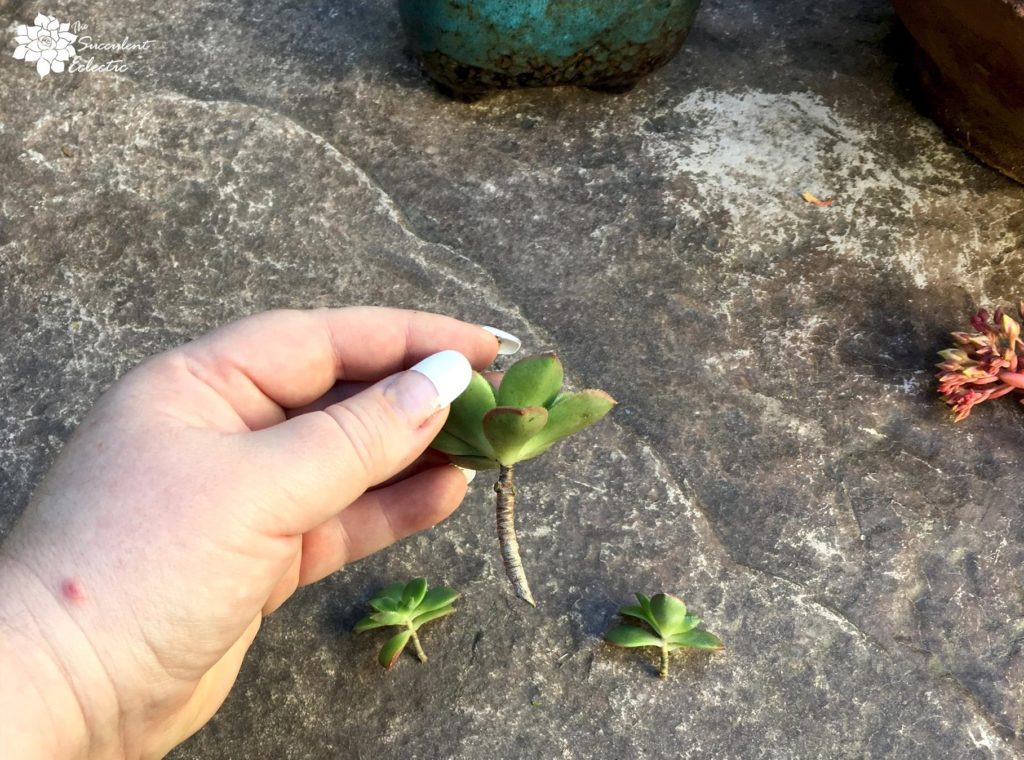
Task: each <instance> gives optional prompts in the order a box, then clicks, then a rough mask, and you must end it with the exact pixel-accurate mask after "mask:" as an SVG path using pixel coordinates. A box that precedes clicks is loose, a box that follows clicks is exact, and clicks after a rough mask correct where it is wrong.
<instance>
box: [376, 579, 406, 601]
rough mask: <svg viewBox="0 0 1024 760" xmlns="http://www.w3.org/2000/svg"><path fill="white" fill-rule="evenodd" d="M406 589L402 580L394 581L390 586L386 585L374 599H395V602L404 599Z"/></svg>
mask: <svg viewBox="0 0 1024 760" xmlns="http://www.w3.org/2000/svg"><path fill="white" fill-rule="evenodd" d="M404 590H405V584H404V583H402V582H401V581H398V582H397V583H392V584H391V585H390V586H386V587H384V588H382V589H381V590H380V591H378V592H377V593H376V594H374V595H373V598H374V599H394V600H395V603H396V604H397V603H398V602H401V601H402V592H403V591H404Z"/></svg>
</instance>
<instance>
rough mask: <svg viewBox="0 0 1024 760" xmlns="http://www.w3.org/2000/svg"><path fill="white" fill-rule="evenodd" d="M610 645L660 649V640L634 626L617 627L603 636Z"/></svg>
mask: <svg viewBox="0 0 1024 760" xmlns="http://www.w3.org/2000/svg"><path fill="white" fill-rule="evenodd" d="M605 639H607V640H608V641H609V642H610V643H612V644H615V645H616V646H620V647H628V648H630V649H632V648H634V647H660V646H661V643H662V642H661V639H659V638H658V637H657V636H655V635H654V634H652V633H650V632H649V631H645V630H644V629H643V628H637V627H636V626H635V625H617V626H615V627H614V628H612V629H611V630H610V631H608V633H607V635H606V636H605Z"/></svg>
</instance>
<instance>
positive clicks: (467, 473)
mask: <svg viewBox="0 0 1024 760" xmlns="http://www.w3.org/2000/svg"><path fill="white" fill-rule="evenodd" d="M455 469H457V470H461V472H462V477H464V478H465V479H466V483H472V482H473V478H475V477H476V470H470V469H469V468H467V467H459V466H458V465H455Z"/></svg>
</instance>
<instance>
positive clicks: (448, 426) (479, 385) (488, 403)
mask: <svg viewBox="0 0 1024 760" xmlns="http://www.w3.org/2000/svg"><path fill="white" fill-rule="evenodd" d="M494 406H495V404H494V389H493V388H492V387H491V384H490V383H489V382H487V380H486V379H485V378H484V376H483V375H481V374H480V373H479V372H474V373H473V377H472V379H471V380H470V381H469V385H468V386H467V387H466V390H464V391H463V392H462V395H460V396H459V397H458V398H457V399H455V400H454V401H453V402H452V405H451V407H450V408H449V410H448V419H447V420H446V421H445V423H444V430H445V431H447V432H448V433H449V434H451V435H453V436H455V437H456V438H458V439H460V440H462V441H465V442H466V443H469V444H471V445H472V446H474V447H475V448H476V452H477V454H479V455H481V456H485V457H490V458H493V456H494V452H493V451H492V450H491V445H490V443H488V442H487V439H486V438H485V437H484V430H483V420H484V415H485V414H487V412H489V411H490V410H491V409H493V408H494Z"/></svg>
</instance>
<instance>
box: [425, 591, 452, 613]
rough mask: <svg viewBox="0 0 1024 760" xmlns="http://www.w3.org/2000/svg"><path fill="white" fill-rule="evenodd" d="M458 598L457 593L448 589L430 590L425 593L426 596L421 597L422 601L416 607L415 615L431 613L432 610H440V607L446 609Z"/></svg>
mask: <svg viewBox="0 0 1024 760" xmlns="http://www.w3.org/2000/svg"><path fill="white" fill-rule="evenodd" d="M458 598H459V592H458V591H455V590H454V589H450V588H432V589H430V591H428V592H427V595H426V596H424V597H423V601H422V602H420V603H419V606H417V607H416V614H420V613H423V612H431V611H433V610H437V609H440V608H441V607H447V606H448V605H449V604H451V603H452V602H454V601H455V600H456V599H458Z"/></svg>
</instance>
